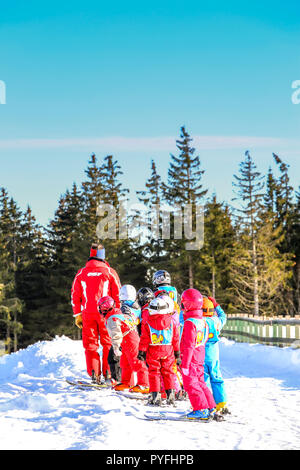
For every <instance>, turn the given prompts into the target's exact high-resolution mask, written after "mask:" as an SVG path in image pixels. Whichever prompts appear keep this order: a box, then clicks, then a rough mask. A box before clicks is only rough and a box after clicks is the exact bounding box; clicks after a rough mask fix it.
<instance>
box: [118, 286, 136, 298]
mask: <svg viewBox="0 0 300 470" xmlns="http://www.w3.org/2000/svg"><path fill="white" fill-rule="evenodd" d="M119 298H120V300H132V301H133V302H134V301H135V300H136V289H135V287H134V286H131V285H130V284H125V285H124V286H122V287H121V289H120V292H119Z"/></svg>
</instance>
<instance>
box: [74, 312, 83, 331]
mask: <svg viewBox="0 0 300 470" xmlns="http://www.w3.org/2000/svg"><path fill="white" fill-rule="evenodd" d="M75 325H76V326H77V328H80V329H82V315H77V316H76V317H75Z"/></svg>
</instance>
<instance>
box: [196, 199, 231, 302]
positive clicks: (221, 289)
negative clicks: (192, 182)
mask: <svg viewBox="0 0 300 470" xmlns="http://www.w3.org/2000/svg"><path fill="white" fill-rule="evenodd" d="M234 243H235V230H234V227H233V223H232V215H231V212H230V209H229V206H228V205H226V204H224V203H221V202H217V198H216V195H213V196H212V198H211V200H210V201H208V202H207V203H206V205H205V237H204V246H203V248H202V249H201V250H200V254H199V262H198V264H197V267H196V276H195V277H196V282H195V287H196V288H198V289H199V290H200V291H201V292H203V293H205V294H206V295H212V296H213V297H217V299H218V300H219V301H220V302H222V305H224V306H225V307H226V308H227V306H228V305H229V303H230V302H231V298H230V294H229V290H228V288H229V284H230V265H231V257H232V250H233V247H234Z"/></svg>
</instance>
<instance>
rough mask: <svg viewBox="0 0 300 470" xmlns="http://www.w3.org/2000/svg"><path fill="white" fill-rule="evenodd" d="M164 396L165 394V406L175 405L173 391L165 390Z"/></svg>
mask: <svg viewBox="0 0 300 470" xmlns="http://www.w3.org/2000/svg"><path fill="white" fill-rule="evenodd" d="M166 394H167V404H168V405H175V390H172V389H169V390H166Z"/></svg>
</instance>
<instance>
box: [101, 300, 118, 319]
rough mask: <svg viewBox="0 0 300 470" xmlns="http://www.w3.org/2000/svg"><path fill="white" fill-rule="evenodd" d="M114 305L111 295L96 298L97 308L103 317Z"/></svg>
mask: <svg viewBox="0 0 300 470" xmlns="http://www.w3.org/2000/svg"><path fill="white" fill-rule="evenodd" d="M114 306H115V301H114V299H113V298H112V297H110V296H109V295H106V296H105V297H101V298H100V299H99V300H98V310H99V313H101V314H102V315H103V316H104V317H105V315H107V314H108V312H110V311H111V310H112V309H113V308H114Z"/></svg>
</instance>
